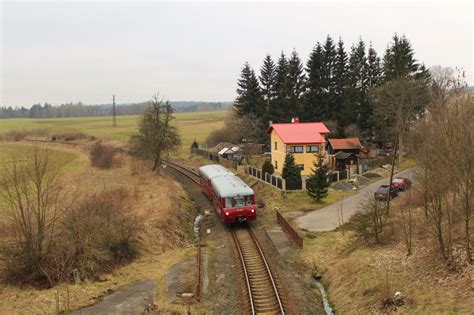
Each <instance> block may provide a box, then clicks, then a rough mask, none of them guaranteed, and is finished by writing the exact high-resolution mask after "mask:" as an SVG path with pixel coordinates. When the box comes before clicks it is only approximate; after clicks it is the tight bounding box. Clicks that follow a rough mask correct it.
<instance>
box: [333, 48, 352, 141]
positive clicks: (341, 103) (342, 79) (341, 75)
mask: <svg viewBox="0 0 474 315" xmlns="http://www.w3.org/2000/svg"><path fill="white" fill-rule="evenodd" d="M335 59H336V61H335V64H334V94H335V95H334V97H335V100H334V113H333V117H332V119H335V120H336V121H337V126H338V131H339V132H338V133H342V130H343V128H344V127H345V126H346V124H347V121H348V120H349V118H347V117H345V116H344V113H345V111H344V110H343V109H344V107H345V106H346V105H345V104H346V101H347V99H348V97H347V95H346V89H347V83H348V82H347V76H348V57H347V53H346V51H345V50H344V43H343V42H342V40H341V39H339V42H338V43H337V49H336V58H335Z"/></svg>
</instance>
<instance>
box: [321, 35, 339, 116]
mask: <svg viewBox="0 0 474 315" xmlns="http://www.w3.org/2000/svg"><path fill="white" fill-rule="evenodd" d="M335 63H336V48H335V46H334V42H333V40H332V38H331V37H330V36H328V37H327V38H326V42H325V43H324V47H323V64H322V76H321V87H322V92H323V94H322V103H323V105H324V107H325V110H324V116H323V117H322V118H323V119H324V120H328V119H331V118H333V116H334V115H335V112H336V110H335V101H336V98H335V82H334V71H335V69H334V66H335Z"/></svg>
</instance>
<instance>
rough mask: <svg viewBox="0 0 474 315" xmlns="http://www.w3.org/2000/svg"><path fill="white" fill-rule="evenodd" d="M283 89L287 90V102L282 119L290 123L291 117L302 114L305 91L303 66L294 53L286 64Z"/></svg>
mask: <svg viewBox="0 0 474 315" xmlns="http://www.w3.org/2000/svg"><path fill="white" fill-rule="evenodd" d="M285 87H286V88H287V90H288V101H287V102H286V103H285V108H284V111H283V117H282V118H283V119H284V120H286V121H290V120H291V118H292V117H300V116H301V115H302V113H303V92H304V90H305V75H304V71H303V64H302V63H301V59H300V58H299V56H298V53H297V52H296V51H293V52H292V54H291V58H290V60H289V62H288V76H287V82H286V84H285Z"/></svg>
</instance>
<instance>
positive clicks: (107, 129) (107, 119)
mask: <svg viewBox="0 0 474 315" xmlns="http://www.w3.org/2000/svg"><path fill="white" fill-rule="evenodd" d="M226 114H227V111H215V112H198V113H176V114H175V116H176V120H175V123H176V126H177V127H178V129H179V130H180V132H181V140H182V144H183V147H188V146H189V145H191V143H192V142H193V140H194V139H196V140H197V141H198V142H202V141H203V140H204V139H205V138H206V137H207V135H208V134H209V132H211V131H212V130H214V129H217V128H220V127H221V126H222V125H223V120H224V117H225V116H226ZM138 120H139V116H137V115H133V116H118V117H117V127H115V128H113V127H112V117H111V116H104V117H80V118H47V119H1V120H0V134H1V133H6V132H8V131H11V130H18V131H21V130H33V129H48V130H49V132H50V133H54V132H61V131H80V132H83V133H85V134H88V135H91V136H95V137H97V138H99V139H103V140H106V141H119V142H126V141H127V139H128V137H129V136H130V135H131V134H133V133H135V132H136V131H137V126H138Z"/></svg>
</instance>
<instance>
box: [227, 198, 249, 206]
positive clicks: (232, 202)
mask: <svg viewBox="0 0 474 315" xmlns="http://www.w3.org/2000/svg"><path fill="white" fill-rule="evenodd" d="M251 205H252V196H243V197H233V198H232V197H227V198H225V207H226V208H240V207H244V206H251Z"/></svg>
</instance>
